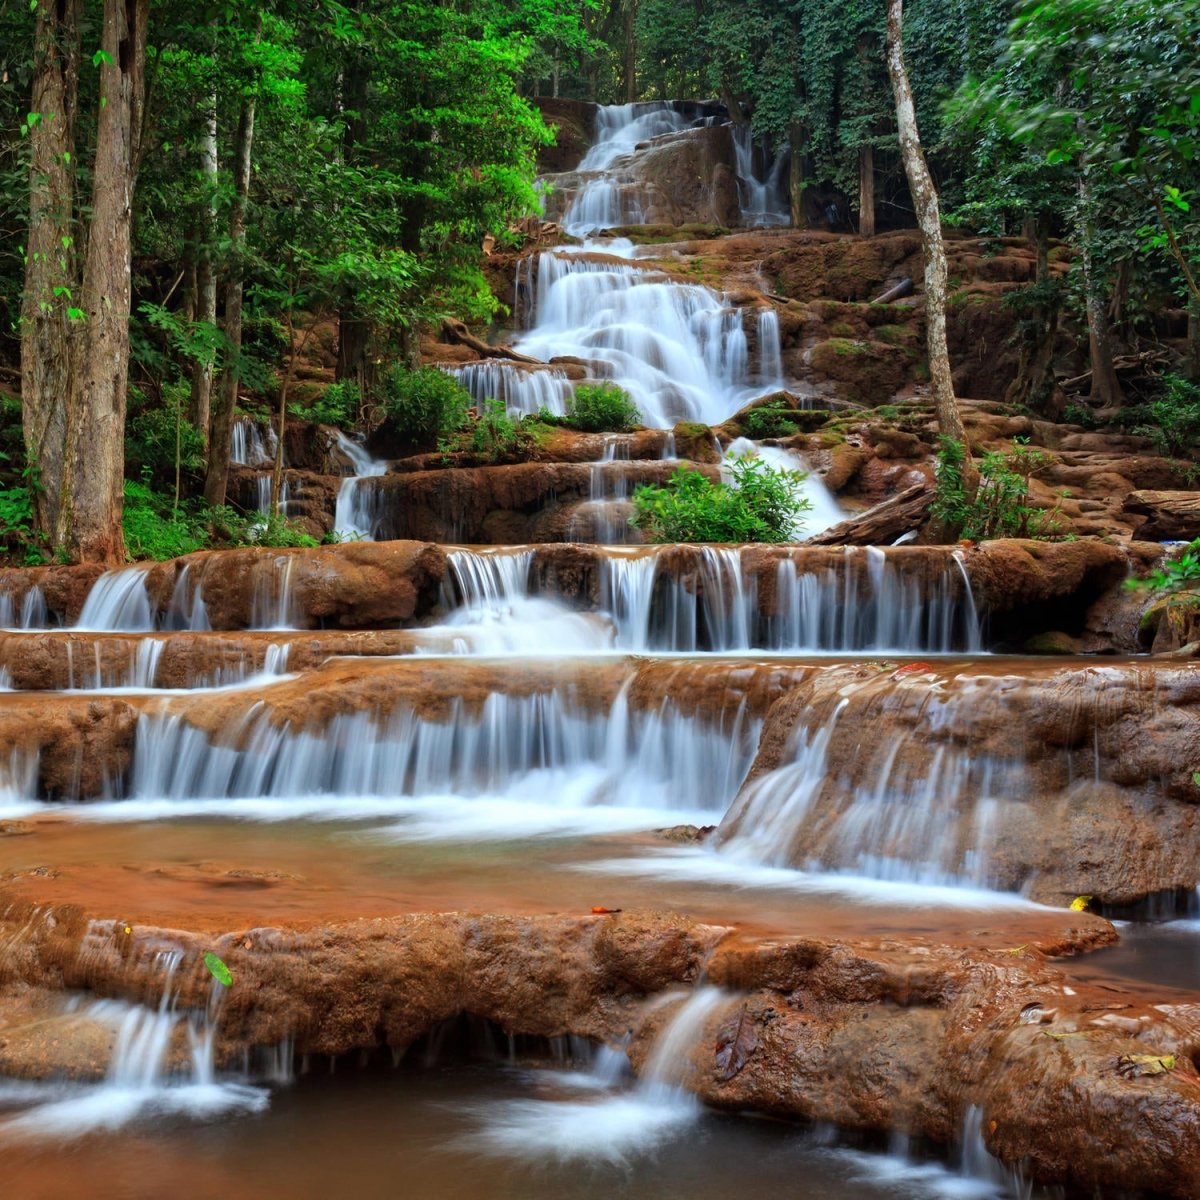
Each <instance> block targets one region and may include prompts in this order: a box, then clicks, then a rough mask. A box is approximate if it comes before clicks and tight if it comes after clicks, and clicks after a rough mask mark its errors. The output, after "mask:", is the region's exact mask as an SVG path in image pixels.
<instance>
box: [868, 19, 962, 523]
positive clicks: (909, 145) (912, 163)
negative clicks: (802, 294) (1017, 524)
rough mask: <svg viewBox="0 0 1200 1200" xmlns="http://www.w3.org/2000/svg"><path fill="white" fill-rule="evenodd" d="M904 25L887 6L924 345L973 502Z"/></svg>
mask: <svg viewBox="0 0 1200 1200" xmlns="http://www.w3.org/2000/svg"><path fill="white" fill-rule="evenodd" d="M903 23H904V3H903V0H888V14H887V64H888V75H889V76H890V77H891V81H892V93H893V95H894V96H895V99H896V125H897V127H898V130H899V134H900V156H901V158H902V159H903V161H904V173H905V175H907V177H908V189H909V191H910V192H911V193H912V198H913V206H914V208H915V209H916V213H917V224H918V225H919V226H920V229H921V242H922V247H923V250H924V256H925V342H926V349H927V351H928V354H929V378H930V381H931V383H932V387H933V397H934V402H935V404H936V406H937V417H938V426H939V428H940V431H941V435H942V437H943V438H947V439H948V440H950V441H953V442H957V443H958V444H959V445H961V446H962V447H963V451H964V455H965V461H964V463H963V487H964V490H965V492H966V494H967V496H968V498H973V496H974V494H975V490H976V488H977V487H978V483H979V475H978V472H977V471H976V470H975V468H974V465H973V464H972V461H971V447H970V443H969V442H968V441H967V432H966V430H965V429H964V427H963V422H962V414H961V413H960V412H959V410H958V401H957V400H956V399H955V396H954V379H953V376H952V375H951V372H950V351H949V347H948V344H947V341H946V279H947V268H946V248H945V245H944V244H943V242H942V222H941V213H940V211H939V207H938V194H937V188H936V187H935V186H934V182H933V176H932V175H930V173H929V164H928V163H927V162H926V161H925V153H924V151H923V150H922V149H921V138H920V134H919V132H918V130H917V112H916V107H915V105H914V104H913V95H912V88H911V86H910V85H909V81H908V71H907V69H906V67H905V65H904V45H903V33H902V30H903ZM942 533H943V536H944V537H945V538H947V539H948V540H949V539H951V538H953V537H955V536H957V533H958V530H955V529H945V530H943V531H942Z"/></svg>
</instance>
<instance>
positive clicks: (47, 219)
mask: <svg viewBox="0 0 1200 1200" xmlns="http://www.w3.org/2000/svg"><path fill="white" fill-rule="evenodd" d="M81 5H82V0H67V3H61V2H59V0H52V2H51V3H45V4H39V5H38V6H37V10H36V13H37V15H36V24H35V31H34V61H33V92H32V96H31V99H30V113H31V114H32V115H31V118H30V120H31V126H30V130H29V147H30V166H29V234H28V237H27V239H26V259H25V291H24V296H23V299H22V304H21V418H22V424H23V426H24V432H25V453H26V458H27V460H28V463H29V465H30V467H31V468H33V470H34V471H35V473H36V479H35V481H34V488H33V503H34V519H35V523H36V525H37V528H38V529H39V531H40V532H41V533H42V535H43V537H45V538H46V540H47V541H48V542H53V541H54V537H55V533H56V531H57V528H58V511H59V507H60V504H61V500H62V489H63V486H64V482H65V480H64V457H63V454H64V441H65V437H66V401H67V394H68V392H69V391H70V389H71V360H72V354H71V343H72V340H73V338H74V335H75V333H76V330H75V328H74V327H73V323H72V321H71V318H70V315H69V314H68V309H70V308H74V307H78V305H79V303H80V302H79V300H78V299H76V298H75V292H76V290H77V288H78V277H77V272H78V267H77V253H76V246H75V220H74V210H75V166H74V151H75V116H76V102H77V99H78V84H79V15H80V9H81Z"/></svg>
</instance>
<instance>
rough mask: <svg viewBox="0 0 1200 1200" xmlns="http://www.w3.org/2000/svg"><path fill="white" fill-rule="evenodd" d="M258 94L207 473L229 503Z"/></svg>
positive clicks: (241, 165)
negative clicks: (230, 460)
mask: <svg viewBox="0 0 1200 1200" xmlns="http://www.w3.org/2000/svg"><path fill="white" fill-rule="evenodd" d="M254 113H255V97H254V95H253V94H251V95H249V96H247V97H246V98H245V99H244V100H243V101H242V111H241V115H240V116H239V118H238V129H237V146H236V147H235V150H234V199H233V208H232V210H231V212H230V214H229V243H230V263H229V273H228V275H227V277H226V281H225V328H224V332H225V340H226V342H227V346H226V355H227V361H226V363H225V366H224V369H223V370H222V371H221V378H220V384H221V386H220V391H219V394H218V396H217V403H216V405H215V406H214V408H213V413H212V428H211V431H210V436H209V439H208V470H207V472H206V473H205V476H204V498H205V500H207V501H208V503H209V504H212V505H218V504H224V503H225V490H226V488H227V486H228V484H229V455H230V453H231V452H232V450H233V418H234V413H235V411H236V409H237V394H238V380H239V379H240V378H241V367H242V364H241V354H242V301H243V298H244V295H243V292H244V278H245V267H244V264H243V262H242V255H243V251H244V249H245V244H246V213H247V208H248V205H249V198H250V167H251V163H252V161H253V153H254Z"/></svg>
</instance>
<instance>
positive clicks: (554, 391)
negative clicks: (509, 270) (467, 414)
mask: <svg viewBox="0 0 1200 1200" xmlns="http://www.w3.org/2000/svg"><path fill="white" fill-rule="evenodd" d="M526 261H528V260H526ZM442 370H443V371H445V372H446V373H447V374H448V375H452V376H453V377H454V378H455V379H457V380H458V382H459V383H461V384H462V386H463V387H464V388H466V390H467V391H468V392H470V393H471V399H472V400H474V401H475V402H476V403H477V404H482V403H483V402H484V401H486V400H499V401H500V403H501V404H503V405H504V407H505V409H506V410H507V411H508V412H509V413H510V414H511V415H513V416H517V415H522V416H533V415H534V414H535V413H538V412H540V411H543V410H545V411H546V412H552V413H554V414H555V415H556V416H560V417H561V416H562V415H563V414H564V413H565V412H566V411H567V399H568V398H569V397H570V395H571V391H572V387H571V381H570V380H569V379H568V378H567V376H566V374H565V373H564V372H562V371H559V370H557V369H555V368H551V369H549V370H529V369H527V368H523V367H521V366H518V365H516V364H514V363H506V362H497V361H496V360H494V359H493V360H489V361H487V362H477V363H466V364H464V365H462V366H443V367H442Z"/></svg>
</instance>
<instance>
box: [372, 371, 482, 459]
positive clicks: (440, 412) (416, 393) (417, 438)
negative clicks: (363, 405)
mask: <svg viewBox="0 0 1200 1200" xmlns="http://www.w3.org/2000/svg"><path fill="white" fill-rule="evenodd" d="M383 406H384V411H385V413H386V415H387V417H388V418H389V419H390V420H391V421H392V422H393V423H394V424H395V425H396V427H397V428H398V429H399V431H400V432H401V433H402V434H404V435H406V436H407V437H409V438H411V439H412V441H414V442H418V443H428V444H430V445H432V444H433V443H434V442H435V441H436V440H437V439H438V438H439V437H444V436H446V435H447V434H450V433H454V432H456V431H457V430H459V429H461V428H462V427H463V426H464V425H465V424H466V423H467V414H468V411H469V410H470V408H471V394H470V392H468V391H467V390H466V388H464V387H463V386H462V385H461V384H460V383H459V382H458V380H456V379H454V378H453V377H452V376H450V375H447V374H446V372H445V371H441V370H439V369H438V368H437V367H418V368H417V369H416V370H415V371H414V370H409V369H408V368H407V367H403V366H399V365H397V366H395V367H393V368H392V369H391V370H390V371H388V373H387V374H386V375H385V376H384V380H383Z"/></svg>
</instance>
